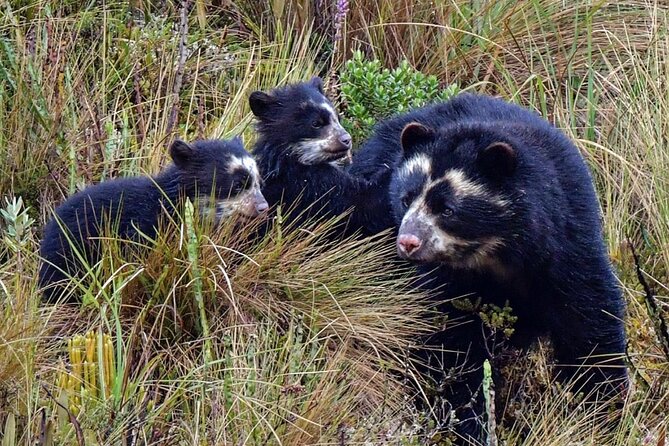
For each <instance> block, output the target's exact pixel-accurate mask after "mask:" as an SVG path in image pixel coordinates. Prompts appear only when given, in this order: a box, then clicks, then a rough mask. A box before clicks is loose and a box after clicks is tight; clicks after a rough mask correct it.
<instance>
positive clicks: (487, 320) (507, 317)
mask: <svg viewBox="0 0 669 446" xmlns="http://www.w3.org/2000/svg"><path fill="white" fill-rule="evenodd" d="M479 316H480V317H481V320H482V321H483V323H484V324H485V325H487V326H488V327H489V328H490V329H491V330H492V331H493V332H496V333H502V334H503V335H504V337H506V338H509V337H511V335H512V334H513V330H514V328H513V324H515V323H516V321H517V320H518V316H514V315H513V314H512V309H511V307H510V306H509V301H508V300H507V301H506V303H505V304H504V308H500V307H498V306H497V305H493V304H483V305H482V306H481V310H480V311H479Z"/></svg>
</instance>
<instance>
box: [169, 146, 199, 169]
mask: <svg viewBox="0 0 669 446" xmlns="http://www.w3.org/2000/svg"><path fill="white" fill-rule="evenodd" d="M194 152H195V149H193V147H192V146H191V145H190V144H188V143H187V142H185V141H182V140H180V139H177V140H175V141H174V142H173V143H172V145H171V146H170V156H171V157H172V161H174V164H176V166H177V167H179V168H184V167H185V166H186V165H188V162H189V161H190V159H191V158H192V157H193V153H194Z"/></svg>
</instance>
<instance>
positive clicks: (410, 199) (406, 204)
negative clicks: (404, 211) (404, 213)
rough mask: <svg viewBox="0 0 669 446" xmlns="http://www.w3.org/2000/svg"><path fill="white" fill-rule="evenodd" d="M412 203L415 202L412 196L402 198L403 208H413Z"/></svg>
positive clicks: (407, 195)
mask: <svg viewBox="0 0 669 446" xmlns="http://www.w3.org/2000/svg"><path fill="white" fill-rule="evenodd" d="M411 202H413V197H412V196H411V194H406V195H405V196H403V197H402V206H404V207H405V208H408V207H409V206H411Z"/></svg>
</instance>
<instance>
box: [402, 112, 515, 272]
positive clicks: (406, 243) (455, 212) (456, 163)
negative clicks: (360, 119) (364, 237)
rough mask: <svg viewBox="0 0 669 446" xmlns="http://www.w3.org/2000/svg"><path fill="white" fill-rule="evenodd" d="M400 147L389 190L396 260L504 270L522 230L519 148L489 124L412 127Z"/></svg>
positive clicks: (459, 267) (507, 136)
mask: <svg viewBox="0 0 669 446" xmlns="http://www.w3.org/2000/svg"><path fill="white" fill-rule="evenodd" d="M401 146H402V151H403V155H402V160H401V163H400V165H399V167H398V168H397V169H396V170H395V172H394V174H393V179H392V182H391V186H390V197H391V203H392V207H393V211H394V213H395V217H396V219H397V223H398V224H399V225H400V227H399V233H398V237H397V250H398V253H399V255H400V256H401V257H403V258H405V259H408V260H412V261H415V262H420V263H423V262H440V263H445V264H448V266H450V267H452V268H455V269H469V270H476V269H483V268H497V267H499V266H500V261H501V260H500V257H499V256H500V254H501V252H502V251H503V250H504V248H505V247H506V246H508V244H509V242H511V241H512V240H513V239H514V238H516V237H518V231H519V230H520V231H522V226H523V224H524V223H523V221H524V220H523V216H524V215H525V204H524V203H525V200H524V198H523V196H524V191H523V190H522V188H519V187H518V184H517V181H516V180H517V178H516V177H517V176H518V175H519V174H520V170H521V169H520V167H519V166H520V164H521V163H520V159H519V152H518V150H517V148H518V147H519V146H518V144H517V143H516V142H515V141H514V140H513V138H512V137H510V136H509V135H506V134H504V132H502V131H500V130H499V129H497V128H495V126H494V125H488V124H485V123H464V124H458V125H453V126H451V127H445V128H442V129H438V130H435V129H432V128H429V127H426V126H424V125H422V124H419V123H415V122H413V123H409V124H407V125H406V126H405V127H404V129H403V131H402V134H401Z"/></svg>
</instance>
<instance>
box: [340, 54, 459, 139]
mask: <svg viewBox="0 0 669 446" xmlns="http://www.w3.org/2000/svg"><path fill="white" fill-rule="evenodd" d="M340 81H341V93H342V98H343V100H344V112H343V116H344V119H343V125H344V127H345V128H346V130H348V131H349V133H351V136H352V137H353V141H361V140H363V139H365V138H366V137H367V136H369V134H370V133H371V131H372V127H374V124H376V122H378V121H379V120H380V119H383V118H386V117H388V116H391V115H394V114H397V113H402V112H405V111H407V110H409V109H411V108H414V107H421V106H423V105H425V104H427V103H429V102H434V101H438V100H446V99H449V98H451V97H452V96H454V95H455V94H456V93H458V91H459V88H458V86H457V85H455V84H452V85H449V86H448V87H446V88H441V87H440V85H439V81H438V80H437V77H436V76H431V75H430V76H428V75H425V74H423V73H421V72H420V71H418V70H416V69H414V68H413V67H412V66H411V65H410V64H409V62H407V61H406V60H404V61H402V62H401V63H400V65H399V66H398V67H396V68H395V69H393V70H389V69H388V68H383V67H382V66H381V62H380V61H378V60H376V59H375V60H371V61H368V60H365V58H364V56H363V54H362V52H360V51H356V52H355V53H353V57H352V58H351V59H349V60H348V61H347V62H346V63H345V65H344V69H343V70H342V72H341V76H340Z"/></svg>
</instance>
